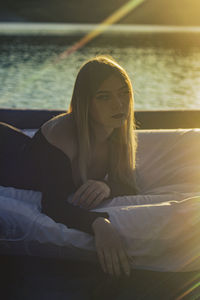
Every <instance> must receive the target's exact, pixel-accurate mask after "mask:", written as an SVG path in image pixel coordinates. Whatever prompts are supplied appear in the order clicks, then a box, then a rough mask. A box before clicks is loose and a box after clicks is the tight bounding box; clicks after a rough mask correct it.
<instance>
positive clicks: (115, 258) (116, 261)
mask: <svg viewBox="0 0 200 300" xmlns="http://www.w3.org/2000/svg"><path fill="white" fill-rule="evenodd" d="M112 262H113V271H114V274H115V275H116V276H117V277H119V276H120V265H119V257H118V255H117V252H116V251H115V250H113V251H112Z"/></svg>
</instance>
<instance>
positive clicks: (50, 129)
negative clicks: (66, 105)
mask: <svg viewBox="0 0 200 300" xmlns="http://www.w3.org/2000/svg"><path fill="white" fill-rule="evenodd" d="M41 130H42V133H43V135H44V136H45V138H46V139H47V140H48V142H49V143H51V144H53V145H54V146H56V147H57V148H59V149H61V150H62V151H63V152H64V153H65V154H66V155H67V156H68V157H69V158H70V159H71V161H72V160H73V158H74V157H75V155H76V153H77V138H76V129H75V124H74V120H73V118H72V115H71V114H67V113H64V114H62V115H58V116H56V117H54V118H52V119H51V120H49V121H47V122H46V123H44V124H43V125H42V128H41Z"/></svg>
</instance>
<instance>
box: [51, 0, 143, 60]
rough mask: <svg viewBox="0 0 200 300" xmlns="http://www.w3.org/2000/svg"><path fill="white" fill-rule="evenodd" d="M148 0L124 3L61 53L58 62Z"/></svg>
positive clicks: (132, 0) (134, 0)
mask: <svg viewBox="0 0 200 300" xmlns="http://www.w3.org/2000/svg"><path fill="white" fill-rule="evenodd" d="M145 1H146V0H130V1H128V2H127V3H126V4H124V5H122V6H121V7H120V8H119V9H117V10H116V11H114V12H113V13H112V14H111V15H110V16H109V17H107V18H106V19H105V20H104V21H102V23H100V24H99V25H97V26H96V27H95V29H94V30H92V31H91V32H89V33H88V34H86V35H85V36H84V37H83V38H82V39H80V40H79V41H78V42H77V43H75V44H74V45H73V46H72V47H70V48H69V49H67V50H66V51H64V52H63V53H61V54H60V55H59V57H58V59H57V60H56V62H58V61H59V60H60V59H65V58H66V57H68V56H69V55H70V54H71V53H73V52H75V51H76V50H78V49H80V48H81V47H83V46H84V45H86V44H87V43H88V42H89V41H91V40H92V39H94V38H95V37H97V36H98V35H100V34H101V33H103V32H104V31H106V29H107V28H108V27H109V26H111V25H112V24H115V23H116V22H117V21H119V20H120V19H122V18H123V17H124V16H125V15H127V14H128V13H129V12H130V11H132V10H134V9H135V8H136V7H138V6H139V5H140V4H142V3H143V2H145Z"/></svg>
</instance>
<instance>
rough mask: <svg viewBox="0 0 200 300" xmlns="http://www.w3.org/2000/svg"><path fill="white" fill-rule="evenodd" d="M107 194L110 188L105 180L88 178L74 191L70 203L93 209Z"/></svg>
mask: <svg viewBox="0 0 200 300" xmlns="http://www.w3.org/2000/svg"><path fill="white" fill-rule="evenodd" d="M109 196H110V188H109V186H108V185H107V184H106V183H105V182H102V181H97V180H88V181H87V182H86V183H84V184H83V185H81V187H80V188H79V189H78V190H77V191H76V193H75V194H74V196H73V198H72V203H74V204H75V205H79V206H81V207H83V208H87V209H93V208H95V207H97V206H98V205H99V204H100V203H101V202H102V201H103V200H105V199H106V198H108V197H109Z"/></svg>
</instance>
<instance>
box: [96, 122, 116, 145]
mask: <svg viewBox="0 0 200 300" xmlns="http://www.w3.org/2000/svg"><path fill="white" fill-rule="evenodd" d="M91 132H92V142H93V143H94V144H95V145H102V144H105V143H106V142H107V140H108V138H109V137H110V135H111V134H112V132H113V128H112V127H103V126H102V125H101V124H99V123H96V122H92V124H91Z"/></svg>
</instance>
